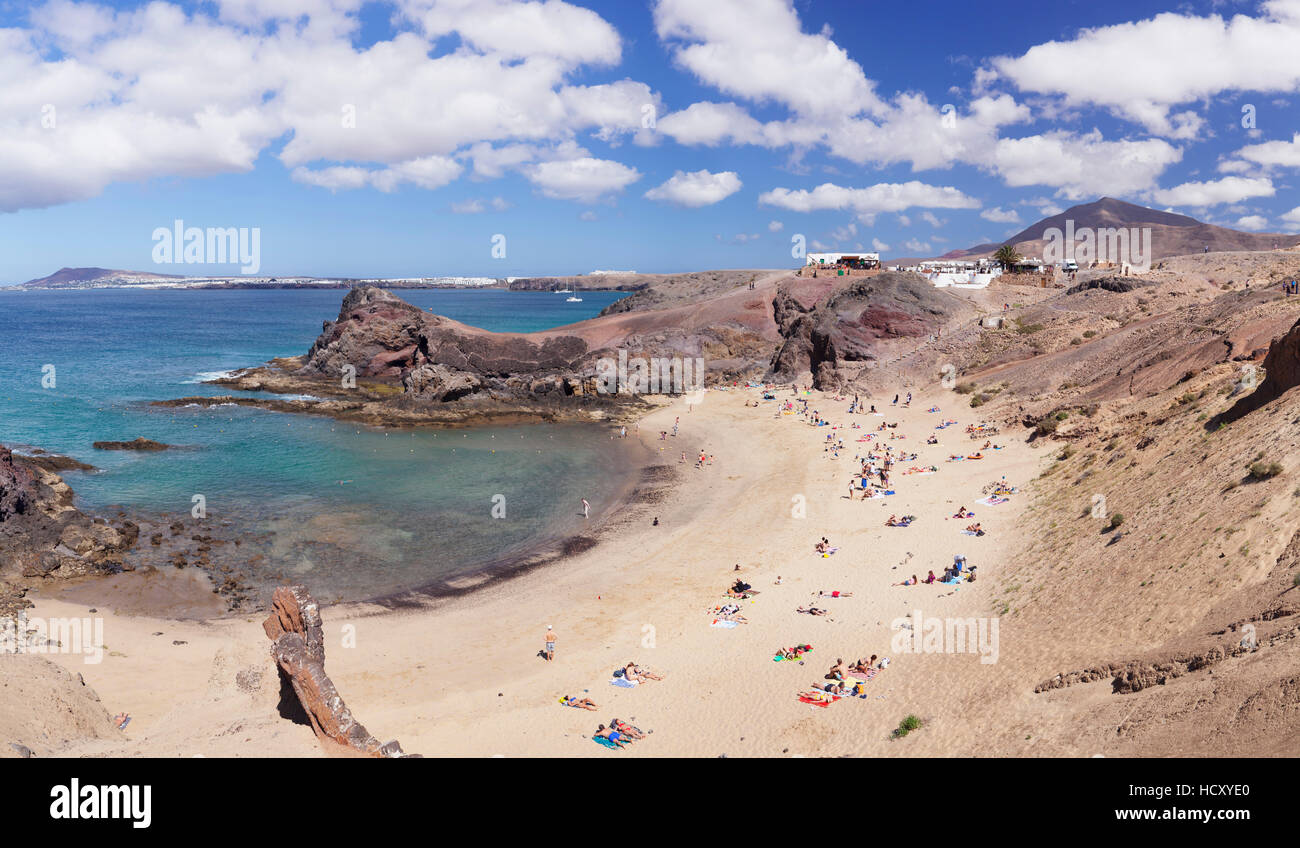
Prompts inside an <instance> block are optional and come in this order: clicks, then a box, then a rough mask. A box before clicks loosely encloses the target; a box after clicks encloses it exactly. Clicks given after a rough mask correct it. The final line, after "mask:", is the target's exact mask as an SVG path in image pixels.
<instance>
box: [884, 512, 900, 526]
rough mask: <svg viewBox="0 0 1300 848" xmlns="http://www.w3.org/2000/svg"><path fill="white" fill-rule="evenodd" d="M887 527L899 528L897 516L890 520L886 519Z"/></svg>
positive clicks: (889, 518)
mask: <svg viewBox="0 0 1300 848" xmlns="http://www.w3.org/2000/svg"><path fill="white" fill-rule="evenodd" d="M885 526H886V527H897V526H898V518H897V517H896V516H893V515H891V516H889V517H888V518H886V519H885Z"/></svg>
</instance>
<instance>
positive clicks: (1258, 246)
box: [940, 197, 1300, 260]
mask: <svg viewBox="0 0 1300 848" xmlns="http://www.w3.org/2000/svg"><path fill="white" fill-rule="evenodd" d="M1067 221H1073V222H1074V229H1075V231H1078V230H1081V229H1084V228H1088V229H1094V230H1101V229H1105V228H1112V227H1113V228H1120V227H1130V228H1131V227H1137V228H1139V229H1140V228H1144V227H1150V228H1151V248H1152V249H1151V252H1152V256H1151V258H1152V259H1153V260H1156V259H1163V258H1165V257H1166V256H1184V255H1186V254H1189V253H1202V252H1204V251H1205V249H1206V248H1207V247H1208V248H1209V249H1210V250H1211V251H1213V252H1217V251H1226V250H1272V249H1273V248H1274V247H1294V246H1295V245H1297V244H1300V236H1296V235H1290V236H1288V235H1280V234H1277V233H1243V232H1241V231H1239V230H1231V229H1228V228H1227V227H1218V226H1215V225H1214V224H1205V223H1202V222H1201V221H1198V220H1196V219H1195V218H1189V217H1188V216H1186V215H1177V214H1175V213H1173V212H1161V211H1160V210H1159V209H1149V208H1147V207H1145V206H1138V205H1137V204H1135V203H1126V202H1124V201H1123V200H1116V199H1115V198H1113V197H1103V198H1102V199H1101V200H1096V201H1093V202H1092V203H1082V204H1080V205H1078V206H1071V207H1070V208H1069V209H1066V210H1065V211H1064V212H1062V213H1060V214H1059V215H1052V216H1051V217H1049V218H1044V219H1043V220H1041V221H1039V222H1038V223H1036V224H1031V225H1030V226H1028V227H1025V228H1024V229H1023V230H1021V231H1020V232H1018V233H1016V234H1015V235H1013V236H1011V237H1010V238H1008V239H1006V240H1005V241H1000V242H990V243H988V244H977V245H975V246H974V247H970V248H967V249H966V250H953V251H950V252H949V253H945V254H944V255H943V256H942V257H940V258H942V259H972V258H975V257H979V256H989V255H991V254H992V253H994V252H995V251H996V250H997V249H998V248H999V247H1001V246H1003V245H1006V244H1009V245H1011V246H1013V247H1014V248H1015V249H1016V252H1017V253H1019V254H1021V255H1023V256H1036V257H1042V256H1043V248H1044V246H1045V245H1046V244H1047V240H1046V239H1045V238H1044V237H1043V234H1044V232H1046V231H1047V230H1049V229H1052V228H1056V229H1058V230H1060V231H1062V232H1064V231H1065V224H1066V222H1067Z"/></svg>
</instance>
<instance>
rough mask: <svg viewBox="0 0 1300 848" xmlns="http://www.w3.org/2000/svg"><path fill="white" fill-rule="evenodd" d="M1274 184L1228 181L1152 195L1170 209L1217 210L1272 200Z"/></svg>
mask: <svg viewBox="0 0 1300 848" xmlns="http://www.w3.org/2000/svg"><path fill="white" fill-rule="evenodd" d="M1276 191H1277V190H1276V189H1275V188H1273V181H1272V180H1269V179H1265V178H1259V179H1248V178H1245V177H1224V178H1222V179H1219V180H1208V181H1206V182H1188V183H1183V184H1182V185H1177V186H1174V187H1173V188H1168V189H1158V190H1156V191H1153V192H1151V193H1150V196H1151V199H1152V200H1154V201H1155V202H1157V203H1164V204H1168V205H1169V206H1216V205H1218V204H1220V203H1238V202H1240V201H1242V200H1248V199H1250V198H1252V197H1272V196H1273V195H1274V194H1275V193H1276Z"/></svg>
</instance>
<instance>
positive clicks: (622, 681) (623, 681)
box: [609, 622, 734, 689]
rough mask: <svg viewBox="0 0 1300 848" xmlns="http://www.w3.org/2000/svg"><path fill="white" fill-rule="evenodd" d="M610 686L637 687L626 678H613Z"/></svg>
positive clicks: (610, 680)
mask: <svg viewBox="0 0 1300 848" xmlns="http://www.w3.org/2000/svg"><path fill="white" fill-rule="evenodd" d="M733 623H734V622H733ZM609 685H610V686H617V687H618V688H620V689H631V688H632V687H633V686H635V685H636V681H635V680H628V679H627V678H626V677H611V678H610V679H609Z"/></svg>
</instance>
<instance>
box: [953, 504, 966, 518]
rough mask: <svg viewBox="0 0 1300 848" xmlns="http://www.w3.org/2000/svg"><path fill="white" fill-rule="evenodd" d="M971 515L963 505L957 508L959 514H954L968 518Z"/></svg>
mask: <svg viewBox="0 0 1300 848" xmlns="http://www.w3.org/2000/svg"><path fill="white" fill-rule="evenodd" d="M969 515H970V513H969V512H967V511H966V507H964V506H963V507H962V508H961V509H959V510H957V514H956V515H954V516H953V518H966V517H967V516H969Z"/></svg>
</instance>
